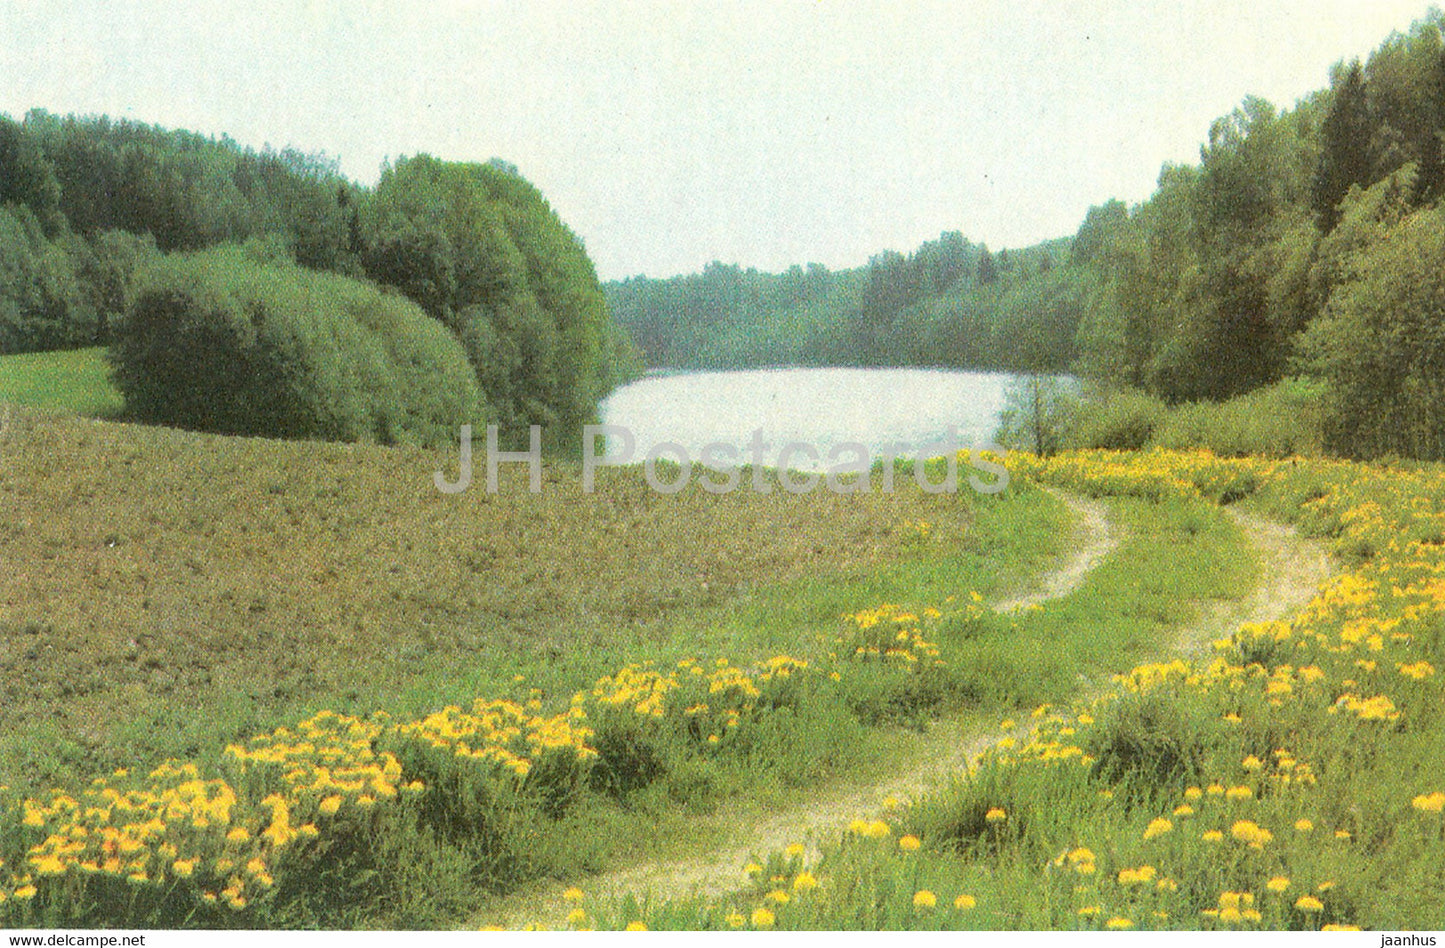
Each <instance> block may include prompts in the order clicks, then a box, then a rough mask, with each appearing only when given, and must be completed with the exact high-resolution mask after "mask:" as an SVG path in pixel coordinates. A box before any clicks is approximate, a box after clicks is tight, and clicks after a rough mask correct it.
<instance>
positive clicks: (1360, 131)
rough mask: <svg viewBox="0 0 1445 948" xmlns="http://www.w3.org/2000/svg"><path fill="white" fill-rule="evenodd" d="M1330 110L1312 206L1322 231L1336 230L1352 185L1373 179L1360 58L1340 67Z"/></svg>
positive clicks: (1322, 129) (1322, 131)
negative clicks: (1342, 202) (1344, 201)
mask: <svg viewBox="0 0 1445 948" xmlns="http://www.w3.org/2000/svg"><path fill="white" fill-rule="evenodd" d="M1331 86H1332V89H1331V99H1330V109H1329V113H1328V114H1327V115H1326V116H1325V120H1324V123H1323V124H1322V125H1321V126H1320V139H1321V140H1320V158H1319V166H1318V168H1316V169H1315V174H1314V180H1313V184H1312V189H1311V193H1310V207H1311V209H1312V210H1313V211H1314V213H1315V219H1316V220H1317V221H1318V222H1319V228H1320V231H1321V232H1322V233H1326V234H1327V233H1329V232H1330V231H1332V230H1334V228H1335V224H1336V223H1337V222H1338V221H1339V210H1338V209H1339V205H1340V201H1342V200H1344V197H1345V195H1346V194H1348V193H1349V190H1350V188H1351V187H1353V186H1355V185H1359V184H1365V183H1368V181H1369V180H1370V170H1371V162H1370V114H1369V103H1368V100H1367V99H1366V97H1365V71H1364V69H1363V68H1362V67H1361V66H1360V63H1359V61H1358V60H1356V61H1354V62H1352V63H1350V65H1349V66H1348V67H1345V68H1344V69H1343V70H1341V69H1337V70H1336V71H1335V75H1334V76H1333V78H1332V81H1331Z"/></svg>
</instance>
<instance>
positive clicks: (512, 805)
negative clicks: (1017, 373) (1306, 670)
mask: <svg viewBox="0 0 1445 948" xmlns="http://www.w3.org/2000/svg"><path fill="white" fill-rule="evenodd" d="M0 458H3V461H4V464H5V470H6V479H5V482H4V485H3V488H0V531H3V535H4V537H5V542H4V544H3V545H0V558H3V559H4V560H5V562H4V564H3V568H0V602H3V603H4V608H3V612H0V647H3V651H0V663H3V665H4V669H5V675H4V681H5V683H6V701H5V702H4V704H3V710H0V715H3V716H4V721H3V727H0V734H3V735H4V738H3V741H0V782H3V783H4V784H5V786H6V788H7V789H6V790H5V791H4V794H5V799H6V800H7V801H8V803H7V804H6V807H7V812H8V814H9V816H8V817H7V818H6V819H8V820H9V821H10V822H8V823H5V824H0V858H4V859H5V863H4V866H5V868H4V869H0V871H7V872H13V873H14V874H13V876H12V878H11V880H10V881H11V883H12V885H11V886H10V890H9V895H10V897H9V899H8V901H7V902H5V903H0V911H5V912H8V913H9V914H7V916H6V922H7V923H9V924H52V923H53V924H85V925H95V924H99V925H111V924H114V925H136V924H146V925H158V926H161V927H170V926H175V925H202V926H217V925H222V926H227V925H243V926H246V925H249V926H286V927H293V926H298V925H299V926H306V925H314V924H327V925H336V926H343V927H352V926H375V925H406V926H412V925H421V926H426V927H431V926H440V927H446V926H453V925H456V924H460V923H462V922H464V921H465V920H466V919H467V918H468V917H470V916H472V915H474V914H475V913H476V912H477V911H478V909H479V907H480V906H482V905H484V904H485V902H486V900H487V899H489V898H491V897H492V896H493V895H494V894H498V893H505V892H508V891H514V890H516V889H517V888H518V887H519V886H524V885H526V884H527V883H528V881H529V880H532V879H538V878H581V877H582V876H583V875H585V874H586V873H587V872H590V871H595V870H598V869H602V868H606V867H609V866H617V865H621V864H626V863H627V862H629V861H633V860H638V859H647V858H652V857H654V856H656V855H657V854H658V853H662V852H679V851H685V850H686V849H687V848H688V847H690V846H699V845H707V844H709V843H710V842H713V841H716V840H718V839H721V838H723V837H725V836H727V835H729V833H731V832H733V831H735V830H736V827H735V826H733V827H729V826H728V825H726V824H727V819H728V814H734V815H735V814H736V813H737V812H738V811H737V807H738V806H739V804H740V803H741V805H743V806H744V808H746V807H747V806H751V807H753V808H754V809H755V810H758V809H759V808H760V809H761V810H766V809H767V808H769V807H771V806H773V805H775V804H778V803H780V802H781V801H783V800H791V801H795V800H796V799H798V795H799V794H800V793H808V792H816V790H817V789H818V788H819V787H822V786H825V785H827V784H829V782H830V781H834V780H840V779H842V780H846V779H859V778H862V779H866V778H867V776H868V775H870V774H877V773H880V772H884V771H886V770H887V766H886V758H880V756H879V755H880V754H885V753H888V752H893V751H896V752H900V753H901V752H905V751H906V746H907V743H908V741H909V738H908V737H907V735H908V734H909V733H910V732H911V731H914V730H917V729H920V728H923V727H925V726H926V725H927V722H928V721H929V720H930V719H932V718H934V717H937V716H939V715H949V714H954V713H958V712H960V711H966V712H970V713H972V712H976V711H979V710H980V709H981V710H984V711H988V710H990V709H992V710H998V711H1004V710H1007V709H1012V708H1018V707H1024V706H1027V705H1029V704H1031V703H1033V702H1035V701H1040V700H1050V701H1053V700H1063V699H1066V698H1067V697H1069V696H1070V695H1072V694H1075V693H1077V692H1078V690H1079V688H1080V687H1081V682H1084V681H1086V680H1087V679H1089V678H1090V676H1096V675H1098V674H1102V673H1104V672H1106V671H1108V670H1111V669H1115V668H1117V667H1119V661H1120V656H1134V657H1136V658H1142V657H1144V656H1146V655H1148V654H1152V652H1153V651H1154V650H1155V649H1157V647H1158V639H1159V637H1160V635H1161V634H1162V633H1163V631H1164V630H1166V629H1167V628H1168V627H1170V626H1171V625H1173V624H1175V623H1177V622H1179V621H1183V620H1185V619H1187V618H1188V617H1189V616H1190V615H1192V614H1194V613H1196V612H1197V611H1198V610H1199V609H1200V608H1202V606H1203V604H1205V603H1207V602H1208V601H1209V600H1211V599H1228V598H1231V597H1233V596H1236V595H1238V590H1239V589H1240V588H1243V587H1247V586H1248V585H1249V582H1250V578H1251V575H1252V574H1251V562H1250V554H1249V551H1248V550H1247V549H1246V548H1245V545H1244V544H1243V542H1242V539H1241V538H1240V536H1239V535H1238V531H1237V530H1236V529H1235V528H1234V527H1233V526H1232V525H1231V524H1230V523H1229V522H1228V521H1227V520H1226V519H1225V518H1223V517H1221V516H1220V515H1219V514H1218V513H1217V512H1215V511H1212V510H1211V509H1210V508H1208V507H1207V506H1203V505H1198V504H1190V503H1189V502H1187V501H1181V502H1179V503H1176V504H1152V503H1148V502H1144V501H1139V500H1129V499H1126V500H1121V501H1119V502H1118V503H1116V504H1114V505H1113V509H1112V511H1111V517H1113V518H1115V519H1116V520H1117V524H1118V526H1119V527H1120V528H1121V530H1122V532H1123V541H1122V543H1121V544H1120V548H1119V549H1118V550H1117V551H1116V553H1115V554H1114V555H1113V556H1111V557H1110V558H1109V560H1107V561H1106V563H1105V564H1104V565H1103V566H1102V567H1101V568H1099V569H1098V570H1096V571H1094V573H1092V574H1091V575H1090V576H1089V577H1088V579H1087V581H1086V583H1085V585H1084V587H1083V588H1082V589H1080V590H1079V591H1078V592H1077V593H1076V594H1075V595H1074V596H1071V597H1069V598H1068V599H1066V600H1063V601H1062V605H1061V606H1060V608H1058V609H1046V610H1038V609H1030V610H1023V611H1020V612H1017V613H1013V614H1010V615H1007V616H998V615H995V614H993V613H992V612H991V611H989V610H988V609H987V608H985V606H984V604H985V603H987V602H989V601H995V600H999V599H1003V598H1005V597H1006V596H1008V595H1010V594H1013V593H1017V592H1018V591H1020V590H1026V589H1028V588H1029V587H1030V585H1031V583H1033V582H1034V581H1035V580H1034V577H1036V576H1038V575H1039V574H1040V573H1042V572H1043V571H1044V570H1046V569H1048V568H1050V567H1051V566H1053V565H1054V564H1055V563H1057V562H1058V561H1059V560H1060V559H1061V557H1062V556H1063V555H1064V554H1065V553H1066V552H1067V549H1068V548H1069V546H1070V544H1072V543H1075V542H1078V541H1079V538H1078V537H1075V536H1073V535H1072V531H1071V529H1070V528H1069V527H1068V521H1069V514H1068V512H1067V510H1066V509H1065V508H1064V507H1063V506H1062V505H1061V504H1060V503H1059V502H1058V500H1057V499H1056V498H1054V497H1053V496H1052V495H1050V494H1048V493H1046V492H1044V491H1040V490H1038V489H1036V488H1035V487H1033V486H1032V485H1031V484H1030V483H1028V482H1027V481H1023V480H1020V481H1018V482H1017V483H1016V484H1015V485H1014V486H1012V487H1010V488H1009V490H1007V491H1005V492H1004V493H1003V494H1001V495H997V496H983V495H975V494H972V493H962V494H957V495H932V494H926V493H924V492H922V491H920V490H917V489H916V488H910V487H908V486H906V485H908V484H909V483H910V481H909V480H907V479H903V478H900V479H899V480H898V484H899V489H898V490H897V491H896V492H894V493H890V494H884V493H881V492H879V493H875V494H872V495H868V496H866V497H863V496H849V497H839V496H835V495H833V494H829V493H826V492H817V493H814V494H806V495H792V494H787V493H784V492H781V491H775V492H773V493H770V494H759V493H754V492H736V493H734V494H729V495H725V496H715V495H706V494H703V493H702V492H701V491H695V490H689V491H685V492H683V493H681V494H677V495H663V494H658V493H656V492H653V491H651V490H649V489H648V488H647V487H646V485H645V483H644V482H643V481H642V478H641V476H640V472H639V471H637V470H636V469H627V468H620V469H611V470H606V471H604V472H602V476H601V477H600V479H599V483H598V487H597V490H596V491H595V493H593V494H590V495H587V494H583V493H582V492H581V490H580V486H579V478H578V471H577V470H575V469H574V468H572V467H570V466H568V465H566V464H551V465H549V467H548V470H547V471H546V474H545V477H544V487H543V490H542V492H541V493H539V494H535V495H534V494H531V493H529V492H528V491H527V490H526V484H525V479H524V478H525V472H523V471H522V470H520V469H516V470H511V471H508V470H505V469H504V472H503V483H502V485H501V490H500V492H499V493H498V494H497V495H494V496H489V495H486V494H484V493H482V492H481V491H480V490H472V491H469V492H468V493H466V494H463V495H460V496H457V497H448V496H444V495H442V494H440V493H439V492H437V491H436V490H435V487H434V486H433V484H432V483H431V475H432V472H433V471H435V470H438V469H446V470H450V468H451V465H453V464H454V463H455V461H454V458H453V457H452V456H451V453H450V452H447V451H428V450H423V449H420V448H405V447H380V446H368V445H335V444H319V443H312V442H280V441H270V440H264V439H239V438H227V437H221V436H214V435H205V434H198V433H190V432H181V431H175V430H169V429H162V428H152V427H141V426H133V425H126V424H119V423H114V422H106V421H99V420H93V419H85V418H81V417H77V416H75V415H73V414H68V413H63V412H61V413H57V412H53V411H51V412H43V411H36V410H31V409H23V408H22V409H16V410H13V411H12V412H11V416H10V420H9V423H8V425H7V428H6V431H5V433H4V439H3V442H0ZM1181 546H1184V547H1188V548H1190V549H1191V550H1192V551H1193V553H1195V554H1196V555H1193V556H1188V557H1181V556H1179V555H1177V554H1178V551H1179V549H1180V548H1181ZM1141 573H1144V574H1148V575H1150V576H1151V581H1150V582H1147V583H1139V582H1137V581H1136V580H1135V578H1134V577H1135V576H1137V575H1139V574H1141ZM1179 589H1186V590H1189V595H1186V596H1179V595H1177V594H1176V593H1177V591H1178V590H1179ZM879 604H896V605H887V606H886V610H885V612H886V617H885V618H886V621H881V622H880V621H879V620H878V619H877V618H876V617H875V620H874V621H871V622H870V621H868V620H867V619H866V616H867V615H868V614H869V610H870V609H871V608H872V607H873V606H877V605H879ZM860 610H861V611H860ZM909 610H913V612H912V613H910V611H909ZM909 615H912V616H913V617H914V618H915V619H917V618H919V617H920V616H921V617H922V618H921V620H920V621H921V622H923V625H922V626H920V627H919V628H918V629H916V630H914V631H913V632H911V633H910V634H909V635H908V636H905V637H903V638H898V637H897V636H895V635H894V634H893V633H894V627H893V622H894V620H895V619H897V618H898V617H906V616H909ZM879 616H884V614H883V613H880V614H879ZM860 617H863V618H860ZM885 630H886V631H888V633H889V638H888V640H881V639H877V636H878V634H879V633H881V632H882V631H885ZM168 761H169V762H168ZM107 774H108V775H109V776H101V775H107ZM122 813H125V814H128V815H124V816H123V815H122ZM709 814H712V816H711V817H709ZM643 827H646V829H647V832H640V830H641V829H642V828H643ZM223 831H224V832H223ZM118 841H119V842H118ZM120 842H124V847H123V849H121V850H117V849H116V846H117V845H120ZM91 846H98V847H99V849H98V850H95V851H94V852H93V854H92V855H90V856H87V855H86V854H87V853H91V852H92V850H91V849H90V848H89V847H91ZM125 852H129V853H131V854H132V858H128V859H124V858H122V854H123V853H125ZM242 855H244V856H245V857H246V858H245V859H244V860H241V859H240V857H241V856H242ZM238 860H239V861H238ZM246 867H249V868H246ZM17 893H18V895H17ZM118 893H123V894H124V895H125V898H123V899H122V898H119V896H118Z"/></svg>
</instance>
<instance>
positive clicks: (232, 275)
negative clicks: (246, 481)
mask: <svg viewBox="0 0 1445 948" xmlns="http://www.w3.org/2000/svg"><path fill="white" fill-rule="evenodd" d="M110 359H111V364H112V366H113V368H114V376H115V382H116V385H117V387H118V388H119V389H120V390H121V393H122V394H123V395H124V396H125V400H126V409H127V412H128V413H129V414H131V415H133V416H135V417H136V418H138V419H140V420H143V421H148V422H153V423H159V424H165V425H173V426H176V427H181V428H190V429H197V430H203V431H214V432H219V433H222V434H238V435H261V436H267V437H277V438H318V439H323V440H332V441H376V442H380V443H382V444H391V443H397V442H410V443H420V444H436V443H440V442H441V441H443V440H444V439H446V438H447V437H449V435H450V433H451V432H454V431H455V430H456V427H457V426H458V425H460V424H462V423H471V422H474V421H479V420H481V419H482V418H483V417H484V416H485V411H484V402H483V397H482V394H481V391H480V389H479V388H478V385H477V380H476V376H475V374H474V373H473V371H472V368H471V366H470V365H469V364H468V362H467V358H466V355H465V353H464V352H463V350H462V347H461V345H460V344H459V343H458V342H457V340H456V339H455V338H453V337H452V336H451V335H450V334H449V333H448V332H447V330H446V329H445V327H443V326H442V325H440V324H439V323H437V322H436V321H435V320H432V319H430V318H428V317H427V316H426V314H425V313H423V312H422V311H421V310H420V309H419V308H418V307H417V306H416V305H415V304H413V303H411V302H409V301H407V300H405V299H403V298H402V297H400V296H394V295H388V294H385V293H382V292H381V291H379V290H377V289H375V288H374V287H372V286H369V285H367V284H364V283H359V282H357V281H355V280H351V279H347V278H345V277H341V276H336V275H333V274H320V273H312V272H309V271H306V270H303V269H301V268H299V267H296V266H292V265H289V264H285V263H277V262H270V261H262V260H258V259H256V258H255V256H253V255H249V254H247V253H246V252H245V251H244V250H243V249H241V248H239V247H227V248H221V249H216V250H210V251H206V252H203V253H196V254H185V255H172V256H170V257H167V258H165V259H164V260H162V261H160V262H159V263H157V264H156V265H155V266H154V267H152V268H151V269H150V270H149V272H148V273H147V274H146V276H145V277H143V278H142V283H141V286H140V288H139V290H138V292H137V293H136V295H135V298H134V300H133V301H132V302H131V304H130V305H129V307H128V308H127V311H126V314H125V316H124V318H123V319H122V320H121V323H120V325H119V326H118V327H117V330H116V341H115V344H114V346H113V347H112V349H111V352H110Z"/></svg>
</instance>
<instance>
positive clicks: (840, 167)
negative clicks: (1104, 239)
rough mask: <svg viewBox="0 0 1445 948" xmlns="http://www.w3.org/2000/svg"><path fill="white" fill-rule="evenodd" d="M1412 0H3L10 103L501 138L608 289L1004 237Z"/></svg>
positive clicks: (1087, 199) (487, 148) (240, 127)
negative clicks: (704, 272) (582, 245)
mask: <svg viewBox="0 0 1445 948" xmlns="http://www.w3.org/2000/svg"><path fill="white" fill-rule="evenodd" d="M1427 9H1428V3H1427V2H1426V0H1207V2H1193V0H1186V2H1178V0H1169V2H1135V3H1122V2H1100V0H1093V2H1074V3H1066V2H1062V0H1002V2H993V0H987V2H985V0H961V2H955V3H924V2H910V3H900V2H891V3H862V2H846V3H845V2H837V0H822V2H819V0H797V2H789V0H763V2H725V3H700V2H699V3H692V2H689V3H684V2H667V3H660V2H626V3H621V2H616V3H583V2H577V0H569V2H527V0H517V2H510V3H481V2H460V0H456V2H446V3H436V4H432V3H422V2H394V3H376V2H373V3H342V2H310V3H304V2H268V0H243V2H233V0H223V2H214V0H208V2H204V3H189V2H187V3H173V2H163V0H155V2H150V0H142V2H130V3H127V2H115V0H102V2H90V0H85V2H56V0H0V112H5V113H8V114H9V115H11V116H12V117H14V118H19V117H20V116H21V115H23V114H24V113H25V112H26V111H27V110H28V109H30V108H33V107H39V108H44V109H46V110H48V111H51V112H54V113H60V114H66V113H72V112H73V113H79V114H97V113H106V114H109V115H111V116H113V117H125V118H132V119H137V120H141V121H144V122H149V123H156V124H160V125H164V126H167V127H172V128H175V127H181V128H188V129H192V130H195V131H200V132H204V133H207V134H222V133H224V134H228V135H230V136H231V137H232V138H234V139H236V140H237V141H239V142H241V143H242V144H245V145H251V146H255V147H260V146H262V145H264V144H267V143H270V144H272V145H274V146H277V147H284V146H288V145H290V146H295V147H297V148H300V149H302V150H304V151H324V152H326V153H328V154H330V155H333V156H336V157H338V158H340V160H341V167H342V170H343V171H344V172H345V173H346V174H347V175H348V176H349V177H351V178H353V179H355V180H358V181H361V182H364V183H368V184H369V183H373V182H374V181H375V180H376V176H377V174H378V171H379V168H380V165H381V162H382V161H383V160H384V159H385V158H386V157H387V156H398V155H404V154H414V153H416V152H420V151H425V152H430V153H431V154H434V155H437V156H438V157H442V158H447V159H454V160H478V161H484V160H486V159H488V158H491V157H493V156H497V157H501V158H504V159H506V160H507V161H510V162H512V163H514V164H515V165H517V166H518V168H519V169H520V170H521V172H522V173H523V174H524V175H526V177H527V178H528V179H530V180H531V181H532V182H533V183H534V184H536V185H537V186H538V187H540V188H541V189H542V191H543V193H544V194H546V196H547V197H548V199H549V200H550V201H551V203H552V206H553V207H554V208H555V209H556V210H557V211H558V213H559V214H561V215H562V218H563V219H564V220H565V221H566V222H567V223H568V224H569V225H570V226H571V227H572V229H573V230H574V231H576V232H577V233H578V234H579V235H580V236H581V237H582V238H583V239H584V240H585V241H586V244H587V248H588V251H589V253H590V254H591V256H592V258H593V260H594V261H595V262H596V264H597V268H598V271H599V274H600V275H601V276H602V278H603V279H617V278H622V277H625V276H630V275H633V274H638V273H645V274H647V275H649V276H669V275H672V274H676V273H681V272H689V271H694V270H698V269H700V268H701V267H702V265H703V264H705V263H706V262H708V261H710V260H714V259H718V260H723V261H725V262H730V263H740V264H743V265H745V266H756V267H759V268H761V269H765V270H778V269H782V268H785V267H786V266H788V265H789V264H792V263H803V262H808V261H816V262H819V263H823V264H826V265H828V266H830V267H834V268H839V267H850V266H857V265H859V264H862V263H864V262H866V261H867V259H868V258H869V257H870V256H872V255H873V254H875V253H877V252H879V251H882V250H885V249H894V250H899V251H902V252H905V253H906V252H908V251H910V250H912V249H913V248H915V247H916V246H917V245H918V244H919V243H921V242H922V241H924V240H927V239H932V238H934V237H937V236H938V234H939V233H940V232H942V231H945V230H958V231H962V232H963V234H964V235H965V236H966V237H968V238H969V239H971V240H974V241H984V242H987V243H988V244H989V245H990V246H991V247H993V248H994V249H998V248H1000V247H1019V246H1024V245H1027V244H1030V243H1034V242H1037V241H1039V240H1043V239H1047V238H1051V237H1059V236H1063V235H1067V234H1072V233H1073V232H1074V231H1075V230H1076V229H1077V228H1078V225H1079V222H1080V221H1081V220H1082V219H1083V215H1084V212H1085V211H1086V210H1087V209H1088V207H1089V206H1090V205H1092V204H1098V203H1101V202H1103V201H1105V200H1107V199H1109V198H1111V197H1118V198H1122V199H1124V200H1125V201H1128V202H1130V203H1134V202H1137V201H1141V200H1143V199H1145V198H1147V197H1148V196H1149V194H1150V193H1151V192H1152V191H1153V188H1154V184H1155V182H1156V180H1157V178H1158V173H1159V169H1160V167H1161V165H1162V164H1163V163H1164V162H1166V161H1184V162H1194V161H1197V160H1198V157H1199V145H1200V143H1201V142H1202V141H1203V139H1204V137H1205V135H1206V134H1207V132H1208V127H1209V123H1210V122H1211V121H1212V120H1213V119H1215V118H1217V117H1219V116H1221V115H1224V114H1226V113H1228V112H1229V111H1230V110H1231V109H1232V108H1234V107H1235V106H1236V105H1237V104H1239V102H1240V101H1241V100H1242V99H1243V98H1244V97H1245V96H1246V95H1250V94H1257V95H1262V96H1264V97H1265V98H1267V99H1270V100H1271V101H1273V102H1274V103H1275V104H1276V105H1280V106H1290V105H1292V104H1293V103H1294V102H1295V100H1296V99H1297V98H1299V97H1300V96H1302V95H1305V94H1307V93H1308V92H1310V91H1312V90H1314V89H1317V88H1320V87H1322V86H1324V85H1325V84H1326V83H1327V81H1328V75H1329V67H1330V65H1331V64H1332V63H1333V62H1335V61H1337V60H1340V59H1345V58H1350V57H1354V56H1363V55H1365V54H1366V53H1368V52H1369V50H1370V49H1372V48H1373V47H1375V46H1376V45H1378V44H1379V43H1380V41H1381V40H1383V39H1384V38H1385V37H1386V36H1387V35H1389V33H1390V32H1391V31H1393V30H1404V29H1406V28H1408V27H1409V25H1410V23H1411V22H1412V21H1413V20H1415V19H1417V18H1419V17H1420V16H1423V15H1424V14H1425V12H1426V10H1427Z"/></svg>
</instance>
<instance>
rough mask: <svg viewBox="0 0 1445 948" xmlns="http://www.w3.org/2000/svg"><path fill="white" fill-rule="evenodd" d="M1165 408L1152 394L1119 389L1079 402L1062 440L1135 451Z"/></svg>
mask: <svg viewBox="0 0 1445 948" xmlns="http://www.w3.org/2000/svg"><path fill="white" fill-rule="evenodd" d="M1168 411H1169V409H1168V408H1167V407H1166V406H1165V404H1164V403H1163V402H1162V401H1160V400H1159V399H1157V398H1154V397H1153V396H1150V395H1145V394H1144V393H1143V392H1137V391H1133V390H1130V389H1120V390H1118V391H1114V392H1110V393H1108V394H1107V395H1105V396H1104V397H1103V398H1100V399H1095V400H1092V401H1087V402H1085V403H1084V404H1082V405H1080V406H1079V408H1078V409H1077V411H1076V412H1075V413H1074V420H1073V426H1072V428H1071V430H1070V431H1069V434H1068V437H1067V439H1066V441H1067V444H1068V446H1069V447H1071V448H1099V449H1104V450H1112V451H1137V450H1138V449H1140V448H1142V447H1144V445H1146V444H1148V443H1149V439H1150V438H1152V437H1153V436H1154V431H1155V429H1156V428H1158V427H1159V425H1160V424H1162V423H1163V421H1164V419H1165V417H1166V416H1167V414H1168Z"/></svg>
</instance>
